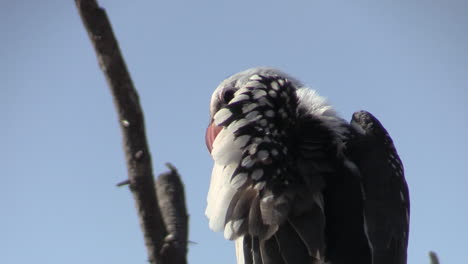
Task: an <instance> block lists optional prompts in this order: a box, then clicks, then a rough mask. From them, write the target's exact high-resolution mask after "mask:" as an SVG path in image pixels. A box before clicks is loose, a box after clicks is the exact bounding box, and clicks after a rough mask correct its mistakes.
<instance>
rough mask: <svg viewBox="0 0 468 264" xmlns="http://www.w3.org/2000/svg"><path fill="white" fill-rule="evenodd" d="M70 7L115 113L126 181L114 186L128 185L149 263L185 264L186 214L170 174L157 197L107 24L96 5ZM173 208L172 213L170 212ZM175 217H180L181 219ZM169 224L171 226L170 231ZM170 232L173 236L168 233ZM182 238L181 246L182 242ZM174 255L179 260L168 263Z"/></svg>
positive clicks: (88, 0)
mask: <svg viewBox="0 0 468 264" xmlns="http://www.w3.org/2000/svg"><path fill="white" fill-rule="evenodd" d="M75 3H76V6H77V8H78V10H79V13H80V16H81V19H82V21H83V24H84V26H85V28H86V30H87V32H88V35H89V38H90V39H91V42H92V43H93V46H94V49H95V51H96V56H97V58H98V61H99V65H100V68H101V70H102V71H103V72H104V75H105V77H106V79H107V82H108V84H109V86H110V89H111V92H112V95H113V98H114V103H115V106H116V108H117V112H118V118H119V123H120V127H121V130H122V134H123V145H124V150H125V157H126V162H127V168H128V177H129V178H128V180H126V181H124V182H122V183H120V184H119V185H126V184H129V186H130V189H131V191H132V193H133V197H134V199H135V202H136V208H137V211H138V215H139V219H140V225H141V228H142V230H143V235H144V239H145V244H146V248H147V250H148V257H149V262H150V263H158V264H169V263H171V264H176V263H177V264H185V263H186V260H185V256H186V244H187V213H186V210H185V201H184V194H183V186H182V182H181V181H180V178H178V177H179V176H178V174H177V172H176V171H175V169H173V168H171V172H169V174H168V175H169V176H168V177H166V176H164V177H162V179H161V183H160V184H159V185H162V186H164V188H162V189H164V190H162V191H160V192H156V190H155V183H154V178H153V170H152V164H151V156H150V152H149V149H148V144H147V141H146V135H145V125H144V118H143V112H142V110H141V107H140V103H139V98H138V94H137V92H136V90H135V88H134V86H133V82H132V79H131V77H130V74H129V73H128V70H127V67H126V65H125V62H124V59H123V57H122V55H121V52H120V49H119V45H118V42H117V40H116V38H115V36H114V33H113V31H112V27H111V24H110V22H109V19H108V17H107V15H106V12H105V10H104V9H102V8H101V7H99V6H98V4H97V2H96V1H95V0H75ZM174 175H175V176H174ZM172 185H173V186H172ZM175 192H177V193H175ZM157 193H158V194H159V195H161V196H162V197H160V199H161V201H162V202H160V203H159V204H162V208H163V212H162V213H163V214H168V215H169V216H166V215H161V210H160V207H159V206H158V197H157ZM166 195H167V196H168V197H165V196H166ZM177 195H179V197H176V196H177ZM173 206H175V207H174V208H172V207H173ZM176 212H177V213H176ZM178 215H180V216H181V218H180V219H178V217H177V216H178ZM174 217H175V218H174ZM163 218H164V220H166V223H167V222H168V221H169V224H168V225H167V228H166V227H165V225H164V220H163ZM167 219H169V220H167ZM171 221H173V223H174V225H170V223H171ZM174 228H175V229H177V230H173V229H174ZM172 238H174V239H175V240H174V239H172ZM184 238H185V241H182V240H183V239H184ZM174 241H177V243H174ZM174 248H175V249H174ZM175 253H177V254H178V258H177V259H174V258H171V257H170V256H172V255H173V254H175ZM176 260H177V261H176Z"/></svg>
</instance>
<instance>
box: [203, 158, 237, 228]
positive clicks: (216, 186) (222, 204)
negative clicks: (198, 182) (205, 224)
mask: <svg viewBox="0 0 468 264" xmlns="http://www.w3.org/2000/svg"><path fill="white" fill-rule="evenodd" d="M218 166H220V165H218V164H216V163H215V166H214V168H213V175H212V179H211V183H210V190H209V191H208V201H207V202H208V205H207V207H206V211H205V214H206V216H207V217H208V219H209V226H210V228H211V229H212V230H213V231H216V232H218V231H221V230H223V228H224V224H225V222H226V214H227V210H228V208H229V204H230V203H231V200H232V198H233V197H234V195H235V194H236V192H237V189H236V188H234V186H232V185H231V183H230V178H231V177H232V174H233V173H234V170H235V169H236V167H237V165H236V164H234V163H232V164H230V165H227V166H222V170H221V171H220V169H219V168H217V167H218ZM215 173H216V174H215Z"/></svg>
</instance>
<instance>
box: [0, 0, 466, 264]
mask: <svg viewBox="0 0 468 264" xmlns="http://www.w3.org/2000/svg"><path fill="white" fill-rule="evenodd" d="M100 4H101V5H102V6H104V7H105V8H106V9H107V12H108V15H109V17H110V19H111V21H112V24H113V26H114V31H115V33H116V35H117V38H118V39H119V41H120V46H121V49H122V51H123V54H124V56H125V59H126V61H127V65H128V67H129V69H130V72H131V74H132V77H133V80H134V83H135V85H136V87H137V89H138V92H139V94H140V98H141V103H142V105H143V108H144V113H145V117H146V127H147V135H148V140H149V144H150V147H151V151H152V154H153V162H154V168H155V174H158V173H160V172H162V171H163V170H165V168H164V166H163V164H164V163H165V162H168V161H169V162H172V163H173V164H174V165H175V166H177V168H178V169H179V171H180V173H181V174H182V177H183V180H184V182H185V185H186V190H187V197H188V210H189V213H190V240H191V241H194V242H195V243H196V244H192V245H190V248H189V256H188V258H189V262H190V263H192V264H193V263H207V264H215V263H235V257H234V245H233V243H231V242H229V241H225V240H224V238H223V237H222V234H218V233H213V232H211V231H210V230H209V229H208V227H207V220H206V218H205V216H204V210H205V201H206V193H207V190H208V184H209V179H210V173H211V166H212V161H211V158H210V156H209V155H208V152H207V150H206V148H205V142H204V132H205V128H206V125H207V122H208V103H209V99H210V96H211V93H212V91H213V90H214V88H215V87H216V86H217V84H218V83H219V82H220V81H221V80H223V79H224V78H225V77H227V76H228V75H231V74H232V73H235V72H238V71H240V70H243V69H246V68H249V67H253V66H261V65H268V66H274V67H278V68H280V69H282V70H284V71H286V72H288V73H289V74H291V75H293V76H295V77H296V78H298V79H300V80H302V81H303V82H305V83H307V84H308V85H310V86H312V87H314V88H315V89H317V90H318V91H319V93H320V94H321V95H323V96H325V97H327V98H328V99H329V101H330V102H331V103H332V104H333V105H335V107H336V109H337V110H338V111H339V113H340V114H341V115H342V116H343V117H345V118H347V119H350V118H351V115H352V113H353V112H354V111H356V110H360V109H366V110H368V111H370V112H372V113H374V114H375V115H376V116H377V117H378V118H379V119H380V120H381V121H382V122H383V124H384V125H385V126H386V128H387V129H388V131H389V132H390V133H391V136H392V137H393V139H394V141H395V144H396V147H397V149H398V151H399V153H400V156H401V158H402V160H403V162H404V165H405V169H406V177H407V181H408V184H409V186H410V194H411V231H410V245H409V263H410V264H419V263H428V258H427V252H428V251H429V250H435V251H437V252H438V253H439V256H440V258H441V260H442V264H449V263H468V251H467V245H468V227H467V223H468V191H467V190H466V189H467V188H468V166H467V163H468V159H467V154H466V151H467V149H468V139H467V136H468V117H467V114H468V106H467V101H468V100H467V99H468V48H467V47H468V34H467V32H468V31H467V28H468V16H467V15H466V14H467V13H468V2H467V1H465V0H460V1H456V0H448V1H433V0H428V1H419V0H410V1H401V0H394V1H371V0H367V1H365V0H356V1H348V0H335V1H330V0H320V1H318V0H317V1H312V0H303V1H293V0H292V1H277V0H270V1H266V0H255V1H249V0H236V1H222V0H200V1H191V0H175V1H155V0H135V1H123V0H101V1H100ZM0 33H1V42H0V80H1V85H0V112H1V113H3V114H2V115H1V117H0V122H1V124H2V129H0V145H1V151H0V167H1V182H2V183H1V186H2V188H1V189H2V190H1V191H0V214H1V217H0V234H1V238H0V263H5V264H10V263H46V264H48V263H68V264H73V263H114V264H118V263H146V262H145V261H146V250H145V248H144V244H143V239H142V235H141V232H140V227H139V225H138V220H137V216H136V211H135V209H134V203H133V199H132V196H131V194H130V192H129V190H128V189H127V188H117V187H115V184H116V183H118V182H120V181H122V180H124V179H125V178H126V177H127V175H126V168H125V163H124V155H123V151H122V146H121V135H120V130H119V127H118V123H117V118H116V113H115V109H114V105H113V103H112V99H111V96H110V93H109V89H108V87H107V84H106V82H105V80H104V77H103V75H102V73H101V71H100V69H99V68H98V65H97V61H96V58H95V54H94V50H93V49H92V46H91V43H90V41H89V39H88V36H87V34H86V32H85V30H84V28H83V26H82V23H81V21H80V18H79V16H78V14H77V10H76V8H75V5H74V1H72V0H68V1H64V0H60V1H59V0H55V1H54V0H42V1H26V0H16V1H7V0H2V1H1V2H0Z"/></svg>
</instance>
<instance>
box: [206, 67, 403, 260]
mask: <svg viewBox="0 0 468 264" xmlns="http://www.w3.org/2000/svg"><path fill="white" fill-rule="evenodd" d="M206 144H207V147H208V150H209V151H210V153H211V156H212V158H213V160H214V166H213V171H212V176H211V183H210V188H209V192H208V198H207V201H208V205H207V208H206V215H207V217H208V218H209V226H210V228H211V229H212V230H214V231H224V237H225V238H226V239H230V240H235V246H236V256H237V263H238V264H241V263H242V264H250V263H255V264H258V263H262V264H302V263H304V264H306V263H307V264H312V263H313V264H316V263H332V264H345V263H346V264H350V263H351V264H354V263H356V264H404V263H406V250H407V245H408V228H409V193H408V187H407V184H406V181H405V178H404V172H403V165H402V163H401V160H400V158H399V156H398V154H397V151H396V149H395V147H394V145H393V141H392V139H391V138H390V136H389V135H388V133H387V131H386V130H385V128H384V127H383V126H382V125H381V123H380V122H379V121H378V120H377V119H376V118H375V117H374V116H373V115H372V114H370V113H368V112H365V111H359V112H356V113H354V114H353V117H352V120H351V122H350V123H348V122H347V121H345V120H344V119H342V118H340V117H339V116H338V115H337V113H336V112H335V110H334V109H333V108H332V107H331V106H330V105H329V104H328V103H327V102H326V100H325V99H324V98H323V97H321V96H319V95H318V94H317V92H316V91H314V90H312V89H309V88H307V87H305V86H304V85H303V84H301V83H300V82H299V81H298V80H296V79H294V78H292V77H290V76H289V75H287V74H285V73H283V72H281V71H279V70H276V69H273V68H266V67H265V68H252V69H248V70H246V71H243V72H240V73H237V74H235V75H233V76H231V77H229V78H227V79H226V80H224V81H223V82H222V83H221V84H220V85H219V86H218V87H217V88H216V90H215V91H214V93H213V95H212V98H211V102H210V124H209V126H208V128H207V131H206Z"/></svg>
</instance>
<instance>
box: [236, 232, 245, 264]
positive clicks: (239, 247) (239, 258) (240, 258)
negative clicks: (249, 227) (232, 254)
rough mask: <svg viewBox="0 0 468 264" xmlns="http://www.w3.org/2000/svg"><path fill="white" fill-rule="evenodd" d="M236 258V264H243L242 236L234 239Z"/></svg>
mask: <svg viewBox="0 0 468 264" xmlns="http://www.w3.org/2000/svg"><path fill="white" fill-rule="evenodd" d="M235 244H236V257H237V264H245V261H244V236H241V237H239V238H238V239H236V242H235Z"/></svg>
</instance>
